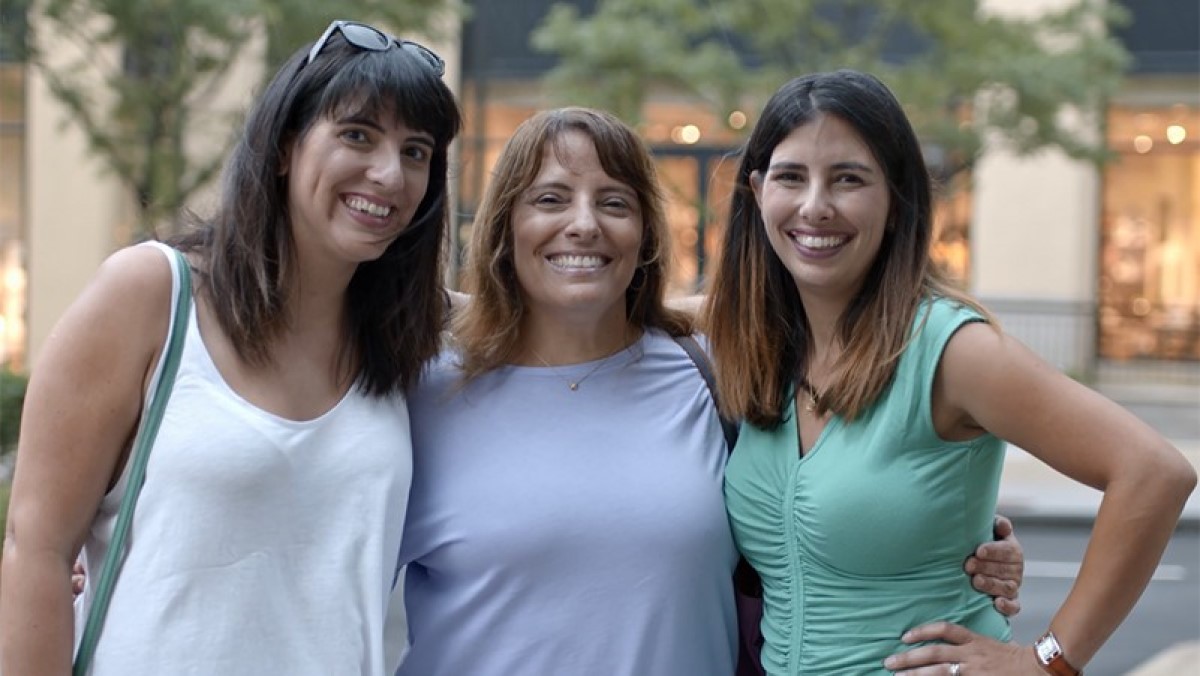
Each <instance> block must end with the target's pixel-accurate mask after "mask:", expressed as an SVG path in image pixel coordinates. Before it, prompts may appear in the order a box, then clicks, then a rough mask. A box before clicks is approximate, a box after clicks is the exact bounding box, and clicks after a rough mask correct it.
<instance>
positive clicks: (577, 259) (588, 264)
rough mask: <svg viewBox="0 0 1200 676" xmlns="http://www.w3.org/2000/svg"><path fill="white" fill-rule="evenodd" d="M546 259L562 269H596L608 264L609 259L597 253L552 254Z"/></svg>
mask: <svg viewBox="0 0 1200 676" xmlns="http://www.w3.org/2000/svg"><path fill="white" fill-rule="evenodd" d="M546 261H547V262H549V263H550V265H553V266H554V267H556V268H560V269H562V270H598V269H600V268H602V267H604V266H605V265H608V261H609V259H608V258H607V257H605V256H600V255H597V254H553V255H550V256H546Z"/></svg>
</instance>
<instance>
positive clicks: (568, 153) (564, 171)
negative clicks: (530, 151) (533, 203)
mask: <svg viewBox="0 0 1200 676" xmlns="http://www.w3.org/2000/svg"><path fill="white" fill-rule="evenodd" d="M596 174H600V175H603V176H605V177H608V178H612V177H611V176H608V174H607V173H605V171H604V167H603V166H601V164H600V156H599V154H598V153H597V152H596V143H595V142H594V141H593V140H592V139H591V137H590V136H588V135H587V134H584V133H583V132H581V131H576V130H568V131H565V132H563V133H561V134H559V135H558V136H556V137H554V138H550V139H547V140H546V143H545V144H543V146H542V157H541V166H540V167H539V169H538V173H537V178H536V179H535V180H540V179H542V178H543V177H546V176H552V175H553V176H561V175H575V176H583V175H596Z"/></svg>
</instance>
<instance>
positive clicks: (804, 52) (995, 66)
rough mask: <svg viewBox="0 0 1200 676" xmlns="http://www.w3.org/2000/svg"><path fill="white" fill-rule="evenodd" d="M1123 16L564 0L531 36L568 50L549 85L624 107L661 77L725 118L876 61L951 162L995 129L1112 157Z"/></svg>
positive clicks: (772, 2)
mask: <svg viewBox="0 0 1200 676" xmlns="http://www.w3.org/2000/svg"><path fill="white" fill-rule="evenodd" d="M1125 20H1126V13H1125V12H1124V10H1123V9H1122V8H1121V7H1119V6H1118V5H1117V4H1116V3H1115V2H1112V1H1110V0H1076V2H1075V4H1069V3H1068V4H1067V6H1065V7H1063V8H1061V9H1058V10H1051V11H1048V12H1047V13H1045V14H1042V15H1039V16H1037V17H1031V18H1004V17H1000V16H995V15H991V14H987V13H984V12H982V11H981V10H980V2H978V0H950V1H947V0H703V1H697V0H600V1H599V3H598V6H597V9H596V12H595V13H594V14H593V15H591V16H588V17H586V18H585V17H581V16H580V14H579V11H578V9H577V8H576V7H574V6H571V5H568V4H558V5H555V6H554V7H553V8H552V9H551V11H550V12H549V13H548V14H547V16H546V18H545V20H544V21H543V23H542V25H541V26H539V28H538V29H537V31H536V32H535V33H534V36H533V45H534V47H535V48H537V49H540V50H542V51H546V52H551V53H555V54H557V55H558V56H559V57H560V59H561V61H560V65H559V66H558V67H557V68H556V69H555V70H554V71H552V72H551V74H550V75H549V77H548V82H549V84H550V86H551V89H552V90H553V91H555V92H557V93H558V94H559V95H560V96H561V97H562V98H564V99H566V100H569V101H571V102H574V103H580V104H585V105H597V106H600V107H605V108H609V109H611V110H614V111H615V112H617V113H618V114H620V115H622V116H623V117H625V118H626V119H629V120H637V119H638V117H639V115H640V112H641V109H642V105H643V102H644V100H645V98H646V96H647V93H648V91H650V89H651V87H655V86H658V87H663V86H665V87H668V88H672V89H674V90H677V91H681V92H683V93H685V94H688V95H690V96H693V97H696V98H698V99H699V100H702V101H704V102H707V103H708V104H709V105H710V106H712V107H713V108H714V109H715V111H716V112H718V113H720V115H719V117H720V118H721V119H724V118H726V117H727V115H728V113H729V112H731V111H733V110H735V109H749V110H757V109H759V108H761V106H762V104H763V103H765V101H766V98H767V97H768V96H769V95H770V93H771V92H773V91H774V90H775V89H776V88H777V87H778V86H779V85H780V84H782V83H783V82H784V81H786V80H787V79H789V78H790V77H793V76H795V75H798V74H801V73H808V72H816V71H824V70H832V69H836V68H856V69H859V70H865V71H868V72H872V73H874V74H876V75H878V76H879V77H880V78H881V79H883V80H884V81H885V82H887V83H888V85H889V86H890V87H891V88H892V89H893V91H895V92H896V93H897V96H898V97H899V98H900V99H901V100H902V102H903V103H904V105H905V109H906V111H908V113H909V115H910V117H911V118H912V119H913V122H914V125H915V126H916V127H917V129H918V131H919V133H920V134H921V135H922V137H923V138H924V140H925V141H926V142H927V143H928V144H930V145H931V147H934V148H937V149H940V150H941V151H942V152H943V153H945V154H946V155H945V157H944V158H941V159H943V161H944V164H947V165H950V166H951V167H953V168H963V167H964V166H966V165H967V164H969V163H970V162H971V161H972V160H973V159H974V158H975V157H976V156H977V154H978V152H979V149H980V148H981V146H982V142H983V139H984V138H985V136H986V135H987V134H988V133H990V132H992V131H997V132H1000V133H1001V135H1002V136H1003V137H1004V138H1006V139H1007V140H1008V141H1009V142H1010V143H1011V144H1012V147H1013V148H1015V149H1016V150H1017V151H1018V152H1023V153H1028V152H1033V151H1035V150H1038V149H1041V148H1044V147H1048V146H1050V147H1058V148H1061V149H1062V150H1063V151H1065V152H1066V153H1068V154H1069V155H1071V156H1073V157H1077V158H1086V159H1089V160H1095V161H1100V160H1103V159H1105V158H1106V156H1107V151H1106V149H1105V147H1104V144H1103V139H1102V138H1100V137H1099V135H1098V134H1096V133H1095V130H1096V129H1097V128H1098V120H1097V118H1095V117H1094V116H1095V115H1097V114H1098V110H1099V104H1100V103H1101V102H1103V101H1104V99H1105V98H1106V97H1107V96H1108V95H1110V94H1111V93H1112V92H1114V91H1115V90H1116V88H1117V87H1118V86H1119V84H1120V81H1121V77H1122V74H1123V72H1124V69H1125V67H1126V66H1127V63H1128V55H1127V54H1126V52H1125V51H1124V49H1123V47H1122V46H1121V45H1120V44H1119V42H1118V41H1117V40H1115V39H1114V38H1112V37H1111V36H1110V35H1109V34H1108V33H1109V31H1107V30H1106V27H1111V26H1114V25H1117V24H1119V23H1121V22H1123V21H1125ZM1064 111H1072V112H1073V113H1074V114H1076V117H1074V118H1072V115H1071V114H1065V112H1064ZM1079 116H1082V118H1081V117H1079ZM1088 116H1093V117H1091V119H1090V123H1089V117H1088ZM1081 119H1082V122H1083V124H1080V122H1081Z"/></svg>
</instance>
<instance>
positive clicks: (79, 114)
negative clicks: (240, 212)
mask: <svg viewBox="0 0 1200 676" xmlns="http://www.w3.org/2000/svg"><path fill="white" fill-rule="evenodd" d="M6 1H7V2H16V3H22V2H25V1H26V0H6ZM458 7H459V3H458V2H457V0H389V1H387V2H383V1H381V0H343V1H342V2H338V3H329V2H326V1H325V0H43V2H41V3H40V4H39V5H36V10H35V11H40V13H39V14H38V15H37V17H36V18H37V21H35V22H31V28H32V29H33V30H36V31H39V32H40V33H41V34H42V36H43V37H44V38H45V37H52V38H53V39H52V40H47V39H42V40H33V41H30V42H29V45H28V52H27V55H28V58H29V60H30V63H31V64H32V65H33V66H34V67H35V68H37V69H38V71H39V72H40V73H41V74H42V75H43V76H44V77H45V80H46V82H47V84H48V86H49V88H50V91H51V92H52V93H53V95H54V96H55V98H56V99H58V100H59V101H60V102H61V103H62V104H63V105H64V106H65V107H66V109H67V111H68V112H69V114H70V122H71V123H72V124H76V125H78V126H79V127H80V128H81V129H82V130H83V131H84V133H85V135H86V137H87V140H88V143H89V147H90V149H91V151H92V152H93V153H95V154H96V155H97V156H98V157H99V158H100V159H101V160H102V162H103V164H104V165H105V167H106V168H107V169H108V170H110V171H111V172H112V173H113V174H114V175H115V176H116V177H117V178H118V179H119V180H120V182H121V183H122V184H123V185H125V186H126V187H127V188H128V189H129V190H130V192H131V194H132V196H133V198H134V200H135V202H136V204H137V206H138V208H139V210H140V219H139V225H138V227H139V230H141V231H143V232H148V231H151V230H153V229H154V228H155V227H156V226H158V225H160V224H163V223H164V222H170V221H171V220H172V218H173V217H174V216H176V215H177V214H179V213H180V209H181V208H182V207H183V205H184V204H185V203H186V202H187V200H188V198H189V197H190V196H191V195H192V194H193V193H194V192H195V191H196V190H197V189H199V188H200V187H202V186H204V185H205V184H207V183H209V182H210V181H211V180H212V179H213V177H214V176H215V175H216V173H217V172H218V171H219V170H220V166H221V162H222V160H223V158H224V155H225V153H226V150H227V149H228V146H229V142H230V140H231V138H232V133H233V132H234V131H235V129H236V126H237V125H236V122H237V120H238V119H239V118H240V115H241V112H242V111H241V110H239V109H237V108H236V107H235V108H233V109H230V108H224V109H222V108H220V107H219V106H218V105H217V104H215V103H214V101H216V100H217V99H218V97H217V96H216V92H218V91H219V89H220V87H221V86H222V85H223V84H224V83H225V82H226V80H227V77H228V75H229V73H230V70H231V69H232V68H233V67H234V66H235V65H237V64H238V63H239V60H242V59H250V58H258V57H257V56H255V55H251V54H250V53H249V50H248V49H247V47H248V45H249V44H250V41H251V38H253V37H254V36H256V35H261V34H264V33H265V35H266V38H267V40H266V45H267V46H266V66H267V67H266V69H265V72H266V73H267V75H268V76H269V75H270V74H272V73H273V72H274V70H275V69H276V67H277V66H278V65H279V64H281V63H282V62H283V60H284V59H285V58H286V57H287V56H289V55H290V54H291V53H292V51H293V50H295V49H296V48H297V47H299V46H300V45H301V44H303V43H304V42H307V41H310V40H313V39H315V38H316V36H317V35H319V34H320V32H321V31H322V30H323V29H324V28H325V26H326V25H328V23H329V21H331V20H332V19H335V18H340V17H343V16H354V17H358V18H359V19H361V20H364V21H371V22H378V23H379V24H380V25H385V26H393V27H399V28H402V29H403V31H404V32H405V33H406V34H409V33H414V32H421V33H425V34H431V33H435V32H436V31H435V30H434V29H436V28H437V27H438V25H437V23H436V22H437V20H438V19H439V18H441V17H444V16H446V13H447V12H449V11H453V10H454V9H456V8H458ZM335 15H336V16H335ZM63 41H69V42H70V43H73V44H74V45H75V46H76V47H78V49H79V53H80V54H81V56H79V57H78V58H74V59H72V58H64V56H63V53H62V52H61V50H60V51H58V52H56V53H48V52H47V51H45V50H46V48H47V47H55V46H61V45H62V44H63ZM14 51H18V52H19V50H14Z"/></svg>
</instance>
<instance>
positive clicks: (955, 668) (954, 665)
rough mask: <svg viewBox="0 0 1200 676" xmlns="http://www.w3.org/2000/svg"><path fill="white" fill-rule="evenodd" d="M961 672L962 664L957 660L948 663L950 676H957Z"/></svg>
mask: <svg viewBox="0 0 1200 676" xmlns="http://www.w3.org/2000/svg"><path fill="white" fill-rule="evenodd" d="M961 673H962V665H961V664H959V663H958V662H951V663H950V676H958V675H959V674H961Z"/></svg>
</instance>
